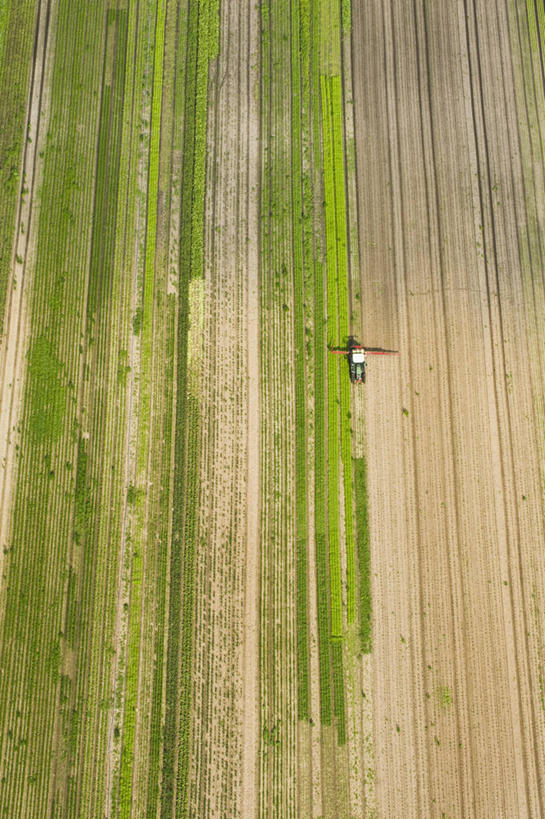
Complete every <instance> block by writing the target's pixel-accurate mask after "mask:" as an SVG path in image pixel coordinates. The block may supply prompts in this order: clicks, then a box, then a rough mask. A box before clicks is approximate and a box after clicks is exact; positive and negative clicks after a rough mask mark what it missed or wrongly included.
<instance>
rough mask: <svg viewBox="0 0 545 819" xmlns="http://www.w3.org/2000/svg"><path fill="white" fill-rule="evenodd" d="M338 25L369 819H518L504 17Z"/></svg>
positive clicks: (519, 431)
mask: <svg viewBox="0 0 545 819" xmlns="http://www.w3.org/2000/svg"><path fill="white" fill-rule="evenodd" d="M354 11H355V15H354V31H353V55H354V61H355V68H354V85H355V106H356V138H357V160H358V164H357V170H358V178H359V184H358V197H359V216H360V252H361V291H362V313H363V318H362V327H361V331H362V338H363V340H364V343H365V344H368V345H377V346H378V345H380V346H384V347H393V348H395V349H397V348H399V349H400V350H401V356H400V359H399V362H394V361H392V360H388V359H384V360H382V359H379V360H376V361H375V360H373V361H372V364H370V366H369V378H368V384H367V386H366V390H365V398H364V400H365V415H366V428H367V460H368V476H369V483H368V491H369V509H370V526H371V546H372V570H373V606H374V639H373V646H374V658H373V665H374V709H375V749H376V775H377V781H376V799H377V811H378V813H379V815H399V814H400V812H402V813H403V815H404V816H418V817H421V816H435V815H441V813H444V814H446V815H448V816H473V815H498V816H499V815H505V816H523V815H524V816H526V815H540V813H541V812H542V798H543V797H542V784H541V783H542V779H543V761H542V759H541V758H540V757H539V755H537V754H536V752H535V749H536V748H537V747H539V744H540V741H541V738H542V736H543V716H542V708H541V705H540V700H541V699H542V695H541V694H540V687H541V685H542V684H541V683H540V680H541V679H542V678H541V673H542V672H541V670H540V669H541V665H540V663H542V660H540V656H542V655H540V649H539V645H540V643H541V642H542V634H543V621H542V616H541V615H537V614H536V609H535V606H534V605H533V601H535V599H536V596H537V597H539V598H541V595H542V593H543V588H542V587H543V576H544V572H543V565H542V564H543V557H542V554H541V552H542V550H536V544H538V543H542V542H543V529H544V524H543V493H542V489H541V486H540V480H541V478H540V463H539V459H538V453H539V451H540V447H539V446H538V443H537V438H538V437H539V435H542V431H543V418H542V413H541V414H539V415H538V414H536V409H535V407H536V406H539V404H538V403H537V401H538V399H539V395H541V394H542V384H543V372H542V371H541V372H540V371H539V369H538V368H536V366H535V364H532V363H531V354H530V350H531V349H532V346H531V345H532V332H533V331H532V330H531V325H530V324H529V321H532V314H533V312H536V313H537V312H538V311H542V310H543V297H542V290H540V289H538V288H536V287H535V286H534V287H532V286H531V285H528V284H526V283H525V282H529V281H530V282H531V280H532V277H535V278H537V275H540V274H539V273H538V271H540V270H541V267H540V265H541V261H540V260H538V259H537V257H535V256H534V258H532V254H531V252H529V253H528V254H527V255H528V256H529V264H528V265H527V267H526V269H525V266H524V253H523V249H522V250H521V247H522V248H524V245H523V241H522V240H521V235H520V233H521V224H522V225H527V226H528V225H530V226H531V225H532V219H531V210H530V212H529V207H530V206H529V204H528V203H529V193H528V184H529V183H531V184H532V185H535V186H536V187H535V190H536V192H539V191H540V190H541V186H542V177H543V168H542V165H543V163H542V157H538V156H534V163H535V164H534V170H533V171H532V170H531V169H530V170H529V171H528V170H527V169H525V168H524V150H523V151H522V158H521V153H520V147H519V145H520V143H521V142H522V145H523V147H524V144H525V143H528V144H530V145H531V138H530V139H529V138H528V136H527V132H528V128H529V124H528V115H527V118H526V121H525V119H524V117H522V116H521V109H522V110H523V107H524V105H525V104H527V98H526V103H525V98H524V97H523V96H522V93H521V92H523V89H524V88H528V80H527V79H526V82H524V83H523V82H522V81H521V79H520V73H521V71H522V68H520V66H518V63H519V61H520V63H521V64H524V60H525V59H526V64H527V65H528V64H529V63H528V58H527V57H526V58H525V56H524V53H525V45H524V31H523V29H522V31H523V33H522V35H520V30H521V26H522V25H523V22H524V20H522V22H521V19H520V18H519V19H518V20H517V17H516V15H515V12H514V11H513V10H510V7H508V6H507V5H506V4H505V3H503V2H500V0H498V2H497V3H494V4H490V3H486V4H485V3H481V2H479V0H476V2H466V3H462V2H460V3H458V4H457V7H456V8H454V7H452V6H446V5H444V4H429V3H422V2H420V0H414V2H413V3H411V4H410V5H409V6H400V5H399V4H396V3H394V2H391V3H386V4H383V3H378V2H371V3H368V4H365V5H363V4H362V5H361V6H360V5H356V6H355V9H354ZM527 36H528V35H527V34H526V37H527ZM519 37H520V40H519ZM521 44H522V45H521ZM520 49H522V51H521V53H522V57H520V56H519V50H520ZM517 72H518V74H519V76H517ZM517 88H518V100H517ZM517 101H518V103H519V110H518V113H519V116H518V117H517ZM542 105H543V100H542V99H541V100H540V101H539V106H542ZM506 123H507V127H506ZM530 127H532V126H531V123H530ZM523 179H524V180H525V182H526V190H525V189H524V186H523V184H522V181H521V180H523ZM534 180H537V181H534ZM526 241H527V240H526ZM529 296H531V299H532V301H531V302H529V301H528V299H529ZM536 298H539V302H538V303H537V304H538V305H539V306H538V307H537V308H536ZM534 321H535V319H534ZM541 468H542V467H541Z"/></svg>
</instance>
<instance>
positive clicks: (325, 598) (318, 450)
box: [310, 0, 332, 725]
mask: <svg viewBox="0 0 545 819" xmlns="http://www.w3.org/2000/svg"><path fill="white" fill-rule="evenodd" d="M311 3H312V5H311V21H312V25H311V32H312V40H311V44H310V47H311V83H310V84H311V88H312V98H311V104H312V108H311V110H312V135H313V151H312V164H313V171H314V175H315V178H314V179H313V184H314V186H315V187H317V188H318V187H321V183H322V173H321V169H322V151H321V143H320V127H321V126H320V123H321V106H320V94H319V88H320V43H321V35H320V26H319V20H320V7H321V6H320V4H321V0H311ZM321 198H322V197H321ZM320 215H321V208H320ZM317 223H318V224H319V221H318V219H317ZM318 239H319V234H317V235H316V236H315V242H317V241H318ZM321 250H322V249H321V247H316V251H315V252H314V254H313V273H314V277H313V278H314V315H315V333H314V366H315V369H314V402H315V422H314V424H315V430H314V528H315V539H316V586H317V604H318V657H319V670H320V717H321V722H322V724H323V725H331V719H332V708H331V647H330V643H329V632H330V605H329V560H328V548H327V493H326V488H325V487H326V474H327V462H326V424H325V408H326V379H325V372H326V369H327V365H328V362H327V357H326V356H327V340H326V330H327V325H326V322H325V321H324V314H325V297H326V294H325V286H324V279H325V277H324V266H323V262H322V260H321Z"/></svg>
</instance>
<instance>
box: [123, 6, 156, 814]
mask: <svg viewBox="0 0 545 819" xmlns="http://www.w3.org/2000/svg"><path fill="white" fill-rule="evenodd" d="M165 18H166V0H159V2H158V4H157V13H156V19H155V47H154V64H153V91H152V104H151V127H150V153H149V170H148V206H147V222H146V251H145V259H144V287H143V309H142V333H141V353H140V355H141V363H140V367H141V376H140V408H139V425H138V452H137V467H136V469H137V476H138V482H139V484H140V483H141V482H142V480H144V479H145V476H146V474H147V473H146V467H147V458H148V449H149V433H150V414H151V360H152V344H153V339H152V329H153V327H152V324H153V303H154V289H155V288H154V285H155V241H156V233H157V205H158V186H159V144H160V134H161V107H162V99H163V58H164V41H165ZM145 514H146V509H145V496H144V495H141V496H139V497H138V498H137V501H136V510H135V518H136V521H137V524H136V527H137V528H136V537H135V540H136V544H135V550H134V554H133V562H132V576H131V596H130V604H129V645H128V657H127V670H126V690H125V716H124V726H123V745H122V757H121V773H120V783H119V814H120V816H129V815H130V813H131V794H132V772H133V758H134V739H135V730H136V702H137V696H138V671H139V661H140V616H141V605H142V578H143V565H144V554H143V552H144V549H145V544H144V542H142V538H141V533H142V532H143V531H145Z"/></svg>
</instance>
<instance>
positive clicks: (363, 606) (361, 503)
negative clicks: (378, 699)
mask: <svg viewBox="0 0 545 819" xmlns="http://www.w3.org/2000/svg"><path fill="white" fill-rule="evenodd" d="M354 487H355V495H356V531H357V544H358V568H359V576H360V577H359V581H360V582H359V590H360V593H359V614H360V639H361V648H362V651H363V652H364V653H365V654H369V653H370V651H371V588H370V584H371V571H370V551H369V522H368V516H367V471H366V465H365V459H364V458H354Z"/></svg>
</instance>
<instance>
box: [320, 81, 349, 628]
mask: <svg viewBox="0 0 545 819" xmlns="http://www.w3.org/2000/svg"><path fill="white" fill-rule="evenodd" d="M320 80H321V83H320V84H321V92H322V138H323V151H324V159H323V162H324V198H325V225H326V270H327V341H328V346H329V347H336V346H337V345H338V344H339V340H338V336H339V318H338V281H337V278H338V267H337V262H338V259H337V225H336V209H335V155H334V145H333V138H334V135H333V127H332V118H331V102H330V83H329V82H328V78H327V77H324V76H322V77H321V78H320ZM338 441H339V360H338V358H336V357H332V358H330V359H329V361H328V363H327V474H328V533H329V572H330V593H331V637H332V639H340V638H342V635H343V621H342V590H341V553H340V543H339V500H338V498H339V451H338V446H339V444H338Z"/></svg>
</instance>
